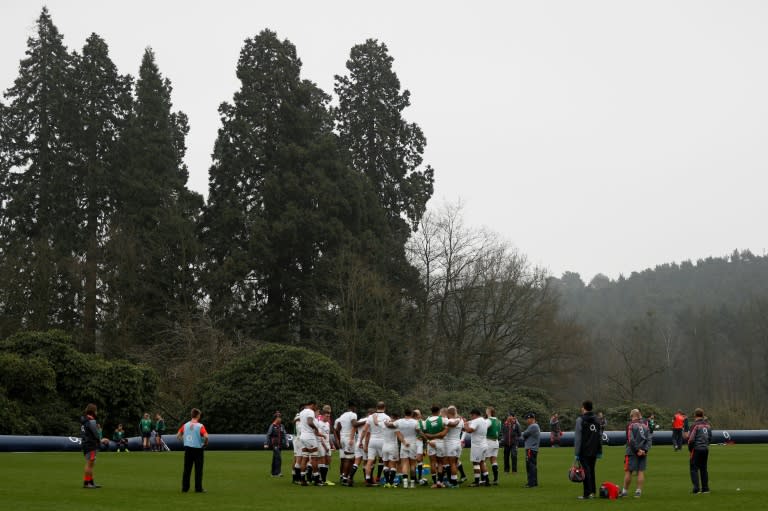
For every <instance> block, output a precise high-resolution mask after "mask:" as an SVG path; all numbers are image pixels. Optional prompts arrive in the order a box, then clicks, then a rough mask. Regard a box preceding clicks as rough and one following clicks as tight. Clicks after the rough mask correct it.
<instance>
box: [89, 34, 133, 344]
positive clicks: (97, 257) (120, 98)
mask: <svg viewBox="0 0 768 511" xmlns="http://www.w3.org/2000/svg"><path fill="white" fill-rule="evenodd" d="M75 80H76V81H75V83H76V88H75V91H76V99H77V112H78V133H77V137H76V138H75V149H76V151H77V163H76V172H77V178H78V184H79V187H80V190H78V203H79V209H80V211H81V218H80V219H79V222H78V225H79V226H80V229H79V236H78V245H79V250H78V252H79V253H80V254H82V257H81V260H82V261H83V266H84V268H83V285H84V293H83V296H84V311H83V330H84V337H85V341H86V342H85V344H86V346H88V347H89V348H91V349H93V350H96V348H97V347H96V330H97V328H98V326H99V324H98V322H97V311H98V310H100V308H101V306H100V304H102V306H103V301H104V300H103V293H104V291H103V287H104V286H103V283H104V279H105V277H106V272H107V271H108V269H107V268H108V266H109V263H108V261H106V260H105V258H104V255H103V250H104V247H105V245H106V243H107V241H108V239H109V235H110V226H111V222H112V220H113V217H114V208H115V201H116V193H117V190H115V188H114V186H115V184H116V182H117V180H116V179H115V178H116V176H117V165H118V164H119V163H120V162H119V161H118V158H117V152H118V141H119V137H120V136H121V134H122V132H123V130H124V129H125V126H126V123H127V119H128V116H129V114H130V111H131V101H132V98H131V87H132V83H131V82H132V80H131V78H130V76H122V75H120V74H119V73H118V72H117V68H116V66H115V64H114V63H113V62H112V60H111V59H110V58H109V49H108V47H107V44H106V43H105V42H104V40H103V39H102V38H101V37H99V36H98V35H96V34H92V35H91V36H90V37H89V38H88V40H87V41H86V44H85V46H84V47H83V53H82V55H79V56H76V59H75ZM100 284H101V285H100Z"/></svg>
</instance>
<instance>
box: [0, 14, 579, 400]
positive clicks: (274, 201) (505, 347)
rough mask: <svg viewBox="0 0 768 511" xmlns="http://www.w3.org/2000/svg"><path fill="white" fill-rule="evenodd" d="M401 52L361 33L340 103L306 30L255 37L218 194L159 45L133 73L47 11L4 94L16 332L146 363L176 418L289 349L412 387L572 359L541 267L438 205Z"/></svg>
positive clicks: (384, 383)
mask: <svg viewBox="0 0 768 511" xmlns="http://www.w3.org/2000/svg"><path fill="white" fill-rule="evenodd" d="M393 61H394V59H393V57H392V56H390V55H389V52H388V49H387V47H386V45H385V44H383V43H381V42H379V41H377V40H373V39H369V40H367V41H365V42H364V43H362V44H359V45H356V46H354V47H353V48H352V49H351V52H350V55H349V59H348V61H347V64H346V72H345V73H344V74H341V75H337V76H335V85H334V91H333V93H334V94H333V96H332V95H330V94H328V93H326V92H325V91H323V90H321V89H320V88H319V87H318V86H317V85H316V84H314V83H312V82H311V81H309V80H306V79H304V78H302V76H301V66H302V64H301V60H300V59H299V57H298V55H297V52H296V48H295V47H294V45H293V44H292V43H291V42H290V41H288V40H285V39H280V38H279V37H278V36H277V34H276V33H274V32H272V31H270V30H263V31H261V32H260V33H258V34H257V35H256V36H254V37H251V38H248V39H246V40H245V41H244V43H243V46H242V48H241V51H240V57H239V59H238V62H237V69H236V73H237V77H238V79H239V81H240V86H239V89H238V90H237V91H236V92H235V93H234V95H233V97H232V99H231V100H230V101H225V102H223V103H221V105H220V107H219V116H220V122H221V125H220V128H219V131H218V136H217V138H216V141H215V144H214V147H213V153H212V164H211V167H210V169H209V189H208V198H207V200H203V197H202V196H201V195H200V194H198V193H195V192H193V191H191V190H189V189H188V188H187V179H188V169H187V167H186V165H185V163H184V156H185V151H186V142H185V139H186V135H187V133H188V131H189V122H188V119H187V116H186V115H185V114H184V113H183V112H180V111H177V110H175V109H174V107H173V102H172V92H173V88H172V85H171V82H170V80H169V79H168V78H166V77H164V76H163V75H162V73H161V72H160V70H159V68H158V66H157V64H156V61H155V55H154V53H153V51H152V50H151V48H147V50H146V51H145V53H144V55H143V57H142V59H141V64H140V67H139V72H138V75H137V76H136V77H134V76H131V75H128V74H122V73H121V72H120V70H118V69H117V67H116V66H115V65H114V63H113V62H112V61H111V59H110V57H109V48H108V45H107V43H106V41H104V40H103V39H102V38H101V37H100V36H98V35H97V34H95V33H94V34H92V35H91V36H90V37H88V39H87V40H86V41H85V44H84V46H83V47H82V49H81V50H80V51H70V50H69V49H68V48H67V47H66V46H65V45H64V42H63V36H62V34H60V33H59V31H58V29H57V28H56V26H55V24H54V23H53V20H52V19H51V16H50V14H49V13H48V11H47V9H45V8H44V9H43V10H42V12H41V14H40V16H39V18H38V19H37V23H36V29H35V32H34V34H33V35H32V36H31V37H30V38H29V40H28V43H27V51H26V56H25V57H24V58H23V59H22V60H21V62H20V65H19V74H18V77H17V78H16V80H15V82H14V83H13V85H12V86H11V87H10V88H8V89H7V90H6V92H5V94H4V99H3V100H1V101H0V339H7V338H11V337H12V336H14V335H17V334H18V333H19V332H22V333H23V332H30V333H34V332H49V331H53V332H63V335H65V336H68V338H70V339H71V345H72V346H73V347H75V348H77V349H78V350H79V352H81V353H83V354H88V356H91V354H93V355H94V356H97V357H99V359H100V360H102V359H103V360H105V361H110V360H124V361H126V363H130V364H139V366H141V364H147V365H148V366H151V367H152V368H153V371H154V373H155V375H156V377H157V385H156V386H154V387H153V389H154V390H152V389H149V390H148V392H149V394H151V395H154V398H152V399H155V400H156V401H157V402H158V403H159V404H160V405H161V406H162V407H164V409H166V410H173V411H175V410H178V409H181V408H183V407H186V406H188V405H189V404H190V403H191V402H193V400H195V399H201V397H200V394H199V389H198V385H197V382H198V381H199V379H200V374H204V375H212V374H223V373H221V371H226V370H227V368H229V367H230V365H231V364H233V363H236V362H237V361H238V360H242V359H243V358H244V357H247V356H249V354H250V353H252V352H253V351H254V350H256V349H259V348H260V347H263V346H264V345H272V344H275V343H276V344H278V345H282V346H286V347H301V348H304V349H309V350H311V351H313V352H317V353H320V354H323V355H324V356H328V357H329V358H330V359H331V360H333V361H334V362H335V363H338V364H339V366H340V368H341V370H342V371H343V372H344V374H346V375H347V376H346V377H347V378H351V379H353V380H355V381H359V382H368V383H360V385H362V386H366V385H368V387H369V388H377V389H382V390H383V391H385V390H388V391H393V392H397V393H398V395H401V396H402V395H406V394H409V393H410V394H412V395H414V396H418V395H428V394H429V393H430V391H429V390H428V389H430V388H431V387H433V385H434V382H435V381H440V382H444V383H441V384H440V385H442V386H443V387H444V388H445V389H446V390H449V391H450V390H460V389H459V383H457V382H461V381H465V382H466V381H469V380H467V379H470V380H471V379H473V378H474V379H476V380H477V381H482V382H486V383H487V384H488V385H492V386H503V385H510V384H513V383H515V382H517V383H520V382H522V381H524V380H525V379H526V378H529V377H534V376H538V375H543V374H546V373H548V372H555V373H559V372H562V371H564V370H565V369H566V368H567V367H568V364H570V363H572V362H573V360H572V359H573V357H574V355H575V351H574V350H573V349H571V348H570V347H571V346H572V344H571V343H570V342H566V341H567V340H568V339H569V338H570V337H571V336H578V334H579V330H578V327H577V326H576V325H574V324H573V322H570V321H563V320H561V319H560V318H559V317H558V314H557V310H558V299H557V296H556V295H555V294H554V293H553V291H552V289H551V288H550V286H549V285H548V284H547V282H546V279H545V275H544V272H543V271H542V270H539V269H536V268H532V267H531V266H530V265H529V264H528V263H527V261H526V260H525V258H524V256H522V255H521V254H519V253H518V252H517V251H516V250H513V249H512V248H511V245H510V244H508V243H503V242H498V241H496V240H495V236H494V235H493V234H492V233H483V234H482V235H480V234H479V233H475V232H472V231H471V230H467V229H464V228H462V227H461V226H460V225H459V224H460V214H459V209H458V208H457V207H454V206H446V207H445V208H444V210H443V211H438V212H430V213H429V214H427V203H428V202H429V200H430V198H431V196H432V193H433V185H434V179H435V176H434V169H432V167H431V166H429V165H427V164H425V163H424V161H423V153H424V149H425V146H426V137H425V135H424V133H423V132H422V130H421V129H420V127H419V126H418V125H417V124H416V123H413V122H409V121H407V120H406V118H405V111H406V109H407V108H408V107H409V105H410V102H411V98H410V93H409V92H408V90H407V89H403V87H402V86H401V84H400V81H399V79H398V77H397V75H396V73H395V72H394V71H393V68H392V65H393ZM333 99H335V101H332V100H333ZM36 335H42V334H36ZM46 335H47V334H46ZM55 335H59V334H58V333H56V334H55ZM68 342H69V341H68ZM3 346H5V348H3V349H4V350H5V351H8V352H12V351H13V349H15V348H13V346H16V345H15V344H13V343H11V344H5V345H3ZM561 346H566V347H567V349H562V350H561V349H560V347H561ZM142 367H143V366H142ZM274 370H275V371H277V372H278V373H280V372H281V371H284V369H282V368H280V367H277V366H276V367H275V368H274ZM427 370H428V371H429V374H430V375H432V376H431V379H430V381H429V382H425V381H424V378H423V377H422V375H423V373H424V371H427ZM284 376H285V375H284ZM371 386H373V387H371ZM150 387H152V386H150ZM318 397H320V396H318ZM142 399H144V398H142ZM100 404H101V405H102V407H103V406H104V403H100Z"/></svg>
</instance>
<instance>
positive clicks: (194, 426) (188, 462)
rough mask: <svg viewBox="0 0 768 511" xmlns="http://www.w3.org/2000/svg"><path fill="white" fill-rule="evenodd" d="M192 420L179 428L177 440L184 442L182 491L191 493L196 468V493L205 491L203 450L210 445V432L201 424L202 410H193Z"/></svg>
mask: <svg viewBox="0 0 768 511" xmlns="http://www.w3.org/2000/svg"><path fill="white" fill-rule="evenodd" d="M191 415H192V419H191V420H190V421H189V422H187V423H186V424H184V425H183V426H181V427H180V428H179V431H178V433H176V438H178V439H179V440H182V439H183V440H184V472H183V474H182V476H181V491H183V492H184V493H186V492H188V491H189V477H190V475H192V467H193V466H194V467H195V492H197V493H204V492H205V490H204V489H203V449H204V448H205V447H206V446H207V445H208V432H207V431H206V430H205V426H204V425H202V424H200V415H201V413H200V410H198V409H197V408H192V413H191Z"/></svg>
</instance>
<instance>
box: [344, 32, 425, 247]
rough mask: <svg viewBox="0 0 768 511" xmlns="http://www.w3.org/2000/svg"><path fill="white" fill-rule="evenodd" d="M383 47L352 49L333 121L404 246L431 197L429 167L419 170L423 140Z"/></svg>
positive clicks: (405, 92) (369, 43)
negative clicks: (408, 113)
mask: <svg viewBox="0 0 768 511" xmlns="http://www.w3.org/2000/svg"><path fill="white" fill-rule="evenodd" d="M393 61H394V59H393V58H392V57H391V56H390V55H389V53H388V50H387V46H386V45H385V44H383V43H379V42H378V41H376V40H375V39H369V40H367V41H366V42H365V43H364V44H359V45H357V46H355V47H353V48H352V51H351V53H350V58H349V60H348V61H347V69H348V71H349V74H348V75H346V76H336V86H335V91H336V94H337V95H338V97H339V106H338V108H337V109H336V121H337V124H338V130H339V135H340V139H341V144H342V147H343V148H344V149H345V150H346V151H347V152H348V156H349V158H350V161H351V163H352V166H353V168H354V169H355V170H357V171H358V172H360V173H362V174H364V175H365V176H366V177H367V178H368V180H369V182H370V184H371V186H372V188H373V189H374V190H375V192H376V195H377V196H378V199H379V202H380V203H381V206H382V207H383V208H384V209H385V211H386V212H387V216H388V219H389V226H390V230H391V232H392V234H393V236H394V237H395V239H396V240H397V242H398V243H400V244H405V241H406V240H407V238H408V236H409V234H410V229H409V225H408V223H409V222H410V227H412V228H414V229H415V228H416V225H417V224H418V222H419V220H420V219H421V217H422V215H423V214H424V211H425V209H426V204H427V201H428V200H429V198H430V197H431V196H432V192H433V182H434V171H433V169H432V167H430V166H426V167H425V168H423V169H422V168H421V165H422V161H423V157H422V155H423V153H424V147H425V146H426V139H425V137H424V134H423V133H422V131H421V128H419V126H418V125H417V124H415V123H409V122H406V121H405V119H404V118H403V111H404V110H405V109H406V108H407V107H408V106H409V105H410V92H409V91H408V90H403V91H401V88H400V80H399V79H398V77H397V74H395V72H394V70H393V69H392V63H393Z"/></svg>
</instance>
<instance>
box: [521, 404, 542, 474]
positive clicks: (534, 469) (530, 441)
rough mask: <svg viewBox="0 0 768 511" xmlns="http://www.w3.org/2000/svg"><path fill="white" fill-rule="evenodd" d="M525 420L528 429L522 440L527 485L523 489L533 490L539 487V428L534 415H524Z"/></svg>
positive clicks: (530, 413) (531, 413)
mask: <svg viewBox="0 0 768 511" xmlns="http://www.w3.org/2000/svg"><path fill="white" fill-rule="evenodd" d="M525 420H526V422H527V423H528V427H527V428H525V431H523V440H524V441H525V471H526V473H527V474H528V484H526V485H525V488H535V487H536V486H538V485H539V468H538V458H539V437H540V436H541V428H539V425H538V424H537V423H536V414H534V413H533V412H529V413H526V414H525Z"/></svg>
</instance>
